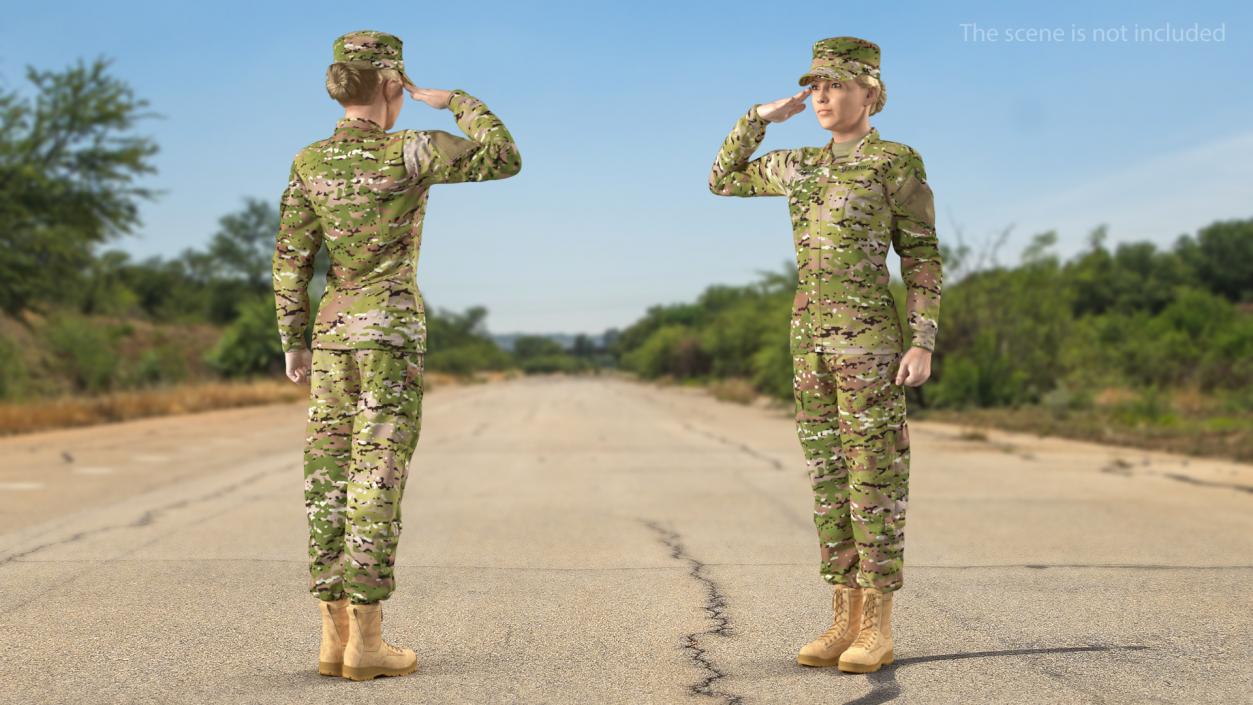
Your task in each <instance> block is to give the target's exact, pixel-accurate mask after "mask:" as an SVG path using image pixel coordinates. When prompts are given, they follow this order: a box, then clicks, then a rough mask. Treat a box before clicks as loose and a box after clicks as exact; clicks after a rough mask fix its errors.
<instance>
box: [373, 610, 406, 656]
mask: <svg viewBox="0 0 1253 705" xmlns="http://www.w3.org/2000/svg"><path fill="white" fill-rule="evenodd" d="M382 625H383V613H382V612H379V626H380V627H382ZM380 631H381V630H380ZM380 641H382V642H383V646H385V647H387V650H388V651H391V652H392V653H393V654H396V655H398V656H404V655H405V650H404V649H402V648H399V647H397V646H394V645H393V644H392V643H391V642H389V641H387V640H386V639H382V638H380Z"/></svg>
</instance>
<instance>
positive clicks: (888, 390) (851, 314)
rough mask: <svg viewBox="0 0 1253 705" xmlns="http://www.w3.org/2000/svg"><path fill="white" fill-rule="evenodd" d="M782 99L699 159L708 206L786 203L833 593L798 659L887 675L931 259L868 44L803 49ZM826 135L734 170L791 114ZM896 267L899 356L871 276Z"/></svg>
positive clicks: (935, 269)
mask: <svg viewBox="0 0 1253 705" xmlns="http://www.w3.org/2000/svg"><path fill="white" fill-rule="evenodd" d="M800 84H801V85H802V86H806V88H804V89H803V90H801V91H800V92H799V93H797V94H796V95H793V96H791V97H790V98H784V99H782V100H777V101H774V102H772V103H766V104H756V105H753V107H752V108H750V109H749V111H748V113H747V114H745V115H743V116H742V117H740V119H739V121H738V122H736V124H735V128H734V129H733V130H732V131H731V134H730V135H729V136H728V137H727V139H726V141H725V142H724V143H723V145H722V149H721V151H720V152H719V153H718V157H717V159H716V160H715V161H714V165H713V171H712V173H711V174H710V175H709V189H710V190H711V191H712V192H713V193H715V194H718V195H721V196H787V197H788V209H789V211H790V212H791V218H792V228H793V235H794V243H795V245H796V262H797V271H798V274H799V281H798V287H797V291H796V298H795V299H794V301H793V311H792V323H791V351H792V361H793V369H794V380H793V382H794V383H793V387H794V391H795V401H796V423H797V433H798V435H799V437H800V442H801V447H802V448H803V450H804V453H805V459H806V463H807V465H808V467H809V471H810V476H811V479H812V481H813V489H814V510H815V511H814V523H815V524H816V526H817V528H818V539H819V544H820V549H821V564H820V571H821V574H822V577H823V579H825V580H826V581H827V582H829V583H831V584H832V585H833V586H834V595H833V597H832V605H833V608H834V612H835V619H834V623H833V624H832V626H831V628H830V629H828V630H827V631H826V632H825V633H824V634H823V635H822V636H820V637H819V638H818V639H815V640H814V641H812V642H810V643H808V644H806V645H805V646H804V647H803V648H801V650H800V654H799V655H798V657H797V660H798V661H799V662H800V663H802V664H804V665H808V666H833V665H837V664H838V666H839V668H840V670H843V671H850V672H857V673H868V672H871V671H875V670H878V669H879V667H880V666H881V665H884V664H890V663H892V660H893V655H892V629H891V616H892V594H893V592H895V591H896V590H899V589H900V587H901V585H902V572H901V569H902V560H903V556H904V540H905V506H906V501H907V498H908V488H909V429H908V426H907V424H906V419H905V390H904V388H903V387H901V386H900V385H901V384H902V383H904V384H907V385H910V386H918V385H920V384H922V383H923V382H925V381H926V380H927V378H928V377H929V376H930V374H931V351H932V349H933V348H934V345H935V335H936V329H937V320H938V316H939V309H940V274H941V260H940V252H939V245H938V243H937V242H936V235H935V214H934V211H933V203H932V195H931V189H930V187H928V186H927V182H926V174H925V172H924V170H923V164H922V158H921V157H920V156H919V155H918V152H916V151H914V149H912V148H911V147H909V146H907V145H904V144H901V143H899V142H888V141H886V140H881V139H879V134H878V132H877V131H876V130H875V128H873V127H871V126H870V121H869V116H870V115H873V114H875V113H877V112H879V111H880V110H882V109H883V105H884V102H885V101H886V97H887V94H886V92H885V90H884V88H883V84H882V82H880V81H879V47H878V46H877V45H875V44H873V43H871V42H868V41H865V40H863V39H857V38H855V37H833V38H830V39H823V40H821V41H819V42H817V43H815V44H814V47H813V63H812V65H811V67H810V70H809V72H808V73H806V74H805V75H804V76H802V77H801V79H800ZM806 95H810V96H811V97H812V98H813V105H814V112H815V113H816V115H817V118H818V123H819V124H820V125H821V126H822V127H823V129H825V130H829V131H830V132H831V140H830V142H828V143H827V144H826V145H825V146H823V147H802V148H799V149H780V150H775V151H772V152H768V153H767V154H765V155H763V156H762V157H760V158H758V159H754V160H752V161H749V159H750V157H751V156H752V154H753V151H754V150H755V149H756V148H757V146H758V145H759V144H760V143H761V140H762V139H763V138H764V137H765V133H766V125H767V124H769V123H771V122H782V121H784V120H786V119H788V118H789V117H791V116H793V115H795V114H796V113H799V112H800V111H802V110H804V109H805V103H804V97H805V96H806ZM889 242H890V243H891V245H892V247H893V248H895V250H896V252H897V254H899V255H900V258H901V270H902V276H903V278H904V280H905V286H906V287H907V304H906V307H907V310H908V319H909V328H910V331H911V334H912V335H911V341H910V348H909V350H908V352H906V353H904V355H903V356H902V353H901V348H902V340H903V335H902V331H901V326H900V319H899V317H898V316H897V312H896V307H895V304H894V301H893V299H892V295H891V293H890V291H889V290H888V281H889V274H888V270H887V267H886V260H887V251H888V244H889Z"/></svg>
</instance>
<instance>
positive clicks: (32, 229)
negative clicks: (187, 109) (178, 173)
mask: <svg viewBox="0 0 1253 705" xmlns="http://www.w3.org/2000/svg"><path fill="white" fill-rule="evenodd" d="M108 65H109V61H108V60H106V59H103V58H99V59H96V60H95V61H93V62H92V64H91V65H90V66H85V65H84V64H83V62H82V60H81V59H80V60H79V61H78V64H77V65H76V66H73V67H71V68H68V69H66V70H64V71H59V72H57V71H38V70H36V69H34V68H33V67H30V66H27V68H26V78H27V80H29V81H30V82H31V83H32V84H33V85H34V88H35V92H36V94H35V96H34V99H33V101H32V100H30V99H23V98H21V97H19V95H18V94H17V93H16V92H10V93H3V92H0V250H2V251H3V252H4V257H3V258H0V309H2V310H4V311H5V312H6V313H9V314H11V315H14V314H17V313H19V312H20V311H22V310H23V309H26V308H37V307H38V303H37V302H40V301H43V300H60V299H63V298H64V297H65V296H66V295H68V294H71V293H72V292H73V291H74V287H73V286H72V284H73V282H76V281H77V280H79V279H80V278H81V272H82V271H84V270H85V269H87V264H88V262H89V261H90V260H91V248H92V246H93V245H95V244H97V243H101V242H104V241H107V240H109V239H111V238H114V237H117V236H119V235H122V234H126V233H130V232H131V231H132V230H133V229H134V228H135V226H136V225H138V224H139V223H140V219H139V214H138V200H139V199H147V198H153V197H154V196H155V194H156V192H155V191H153V190H150V189H147V188H142V187H138V186H135V185H133V182H134V180H135V178H136V177H138V176H140V175H142V174H146V173H153V172H155V171H156V168H155V167H153V166H152V165H151V163H150V161H149V160H150V158H151V157H152V155H154V154H155V153H156V152H157V146H156V144H155V143H154V142H152V141H151V140H149V139H148V138H146V137H137V136H132V135H130V134H128V133H129V131H130V130H131V128H132V127H133V125H134V123H135V121H136V120H137V119H139V118H142V117H148V116H149V114H147V113H141V112H138V111H139V109H140V108H142V107H144V106H146V105H148V103H147V101H145V100H142V99H136V98H135V97H134V95H133V92H132V90H131V89H130V87H129V86H128V85H126V84H125V83H123V82H121V81H119V80H117V79H115V78H112V77H110V76H108V75H107V74H106V72H105V70H106V69H107V68H108Z"/></svg>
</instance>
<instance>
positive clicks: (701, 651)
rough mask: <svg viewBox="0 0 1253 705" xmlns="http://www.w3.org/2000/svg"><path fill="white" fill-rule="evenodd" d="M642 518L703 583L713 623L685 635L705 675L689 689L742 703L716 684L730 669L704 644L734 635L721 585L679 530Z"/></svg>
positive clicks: (689, 653)
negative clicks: (717, 662)
mask: <svg viewBox="0 0 1253 705" xmlns="http://www.w3.org/2000/svg"><path fill="white" fill-rule="evenodd" d="M641 521H642V522H643V524H644V526H646V527H648V528H649V529H650V530H652V531H653V532H655V533H656V534H657V535H658V537H659V539H660V541H661V543H662V544H663V545H664V546H665V547H666V548H668V549H670V557H671V558H674V559H675V560H679V561H683V562H684V563H686V564H687V567H688V571H687V574H688V576H689V577H691V578H692V579H694V580H696V581H697V582H698V583H700V585H701V587H702V588H703V589H704V591H705V601H704V604H703V605H701V609H703V610H705V614H706V615H708V618H709V621H710V623H711V626H710V627H709V628H708V629H704V630H702V631H699V632H692V633H690V634H685V635H683V638H682V644H683V652H684V653H686V654H687V657H688V659H689V660H690V661H691V662H692V664H693V665H695V666H696V667H697V668H699V669H700V670H701V671H702V672H704V674H705V677H704V678H703V679H701V680H700V681H699V682H698V683H693V684H692V685H689V686H688V691H689V692H690V693H692V694H693V695H701V696H705V697H708V698H715V699H717V700H721V701H722V702H725V703H727V705H740V704H741V703H743V702H744V698H743V697H741V696H739V695H734V694H732V693H727V692H725V691H722V690H719V689H718V688H717V687H715V686H716V684H717V683H718V681H720V680H722V679H724V678H726V677H727V672H726V671H724V670H722V669H721V668H718V667H717V666H715V665H714V663H713V660H712V659H711V658H710V657H709V652H708V651H707V650H706V648H705V647H704V646H703V645H702V644H703V639H705V638H707V637H722V638H729V637H731V636H732V630H731V618H730V616H729V615H728V614H727V600H726V596H725V595H723V594H722V591H721V590H720V589H719V588H718V584H717V583H715V582H714V581H713V579H712V578H710V577H709V576H708V575H706V574H705V567H706V566H705V564H704V563H702V562H701V561H699V560H697V559H695V558H693V557H692V556H691V555H690V554H688V552H687V549H686V548H685V547H684V546H683V542H682V539H681V537H680V536H679V534H678V533H677V532H675V531H672V530H670V529H667V528H665V527H664V526H662V525H660V524H658V523H657V522H655V521H643V520H641Z"/></svg>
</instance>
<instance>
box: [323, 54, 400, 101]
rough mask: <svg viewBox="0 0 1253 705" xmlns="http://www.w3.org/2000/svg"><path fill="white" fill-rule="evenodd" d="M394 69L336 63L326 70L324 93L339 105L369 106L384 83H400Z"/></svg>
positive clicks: (397, 72)
mask: <svg viewBox="0 0 1253 705" xmlns="http://www.w3.org/2000/svg"><path fill="white" fill-rule="evenodd" d="M400 80H401V78H400V72H399V71H397V70H396V69H373V68H371V69H367V68H361V67H358V66H353V65H352V64H347V63H344V62H341V61H337V62H335V63H333V64H331V65H330V66H328V67H327V69H326V92H327V94H329V95H330V96H331V97H332V98H334V99H335V100H337V101H339V104H340V105H343V106H349V105H369V104H370V103H373V102H374V99H375V96H376V95H377V93H378V90H379V87H380V86H382V85H383V82H384V81H400Z"/></svg>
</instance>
